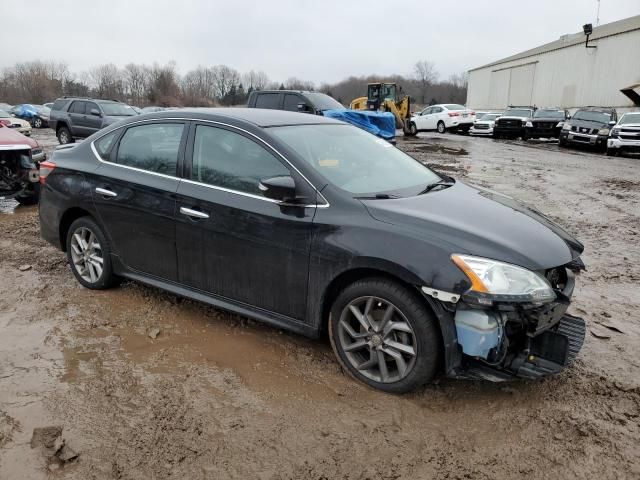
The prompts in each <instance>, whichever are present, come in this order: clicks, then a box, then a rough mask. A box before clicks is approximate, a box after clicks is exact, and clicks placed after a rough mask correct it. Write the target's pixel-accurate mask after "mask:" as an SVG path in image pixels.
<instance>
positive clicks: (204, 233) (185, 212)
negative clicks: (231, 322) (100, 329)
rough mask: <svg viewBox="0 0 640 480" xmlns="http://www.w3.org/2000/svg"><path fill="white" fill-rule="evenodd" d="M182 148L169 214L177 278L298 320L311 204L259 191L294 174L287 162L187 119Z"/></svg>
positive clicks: (228, 131)
mask: <svg viewBox="0 0 640 480" xmlns="http://www.w3.org/2000/svg"><path fill="white" fill-rule="evenodd" d="M187 152H188V153H187V161H186V165H187V166H188V168H186V171H185V177H186V178H185V179H184V180H183V181H182V183H181V184H180V186H179V187H178V198H177V213H176V244H177V251H178V270H179V279H180V283H183V284H186V285H189V286H191V287H195V288H198V289H200V290H203V291H206V292H208V293H210V294H214V295H218V296H221V297H224V298H226V299H230V300H233V301H236V302H240V303H243V304H249V305H253V306H256V307H259V308H261V309H264V310H268V311H270V312H275V313H278V314H281V315H285V316H287V317H291V318H295V319H303V318H304V315H305V309H306V298H307V277H308V268H309V249H310V244H311V226H312V223H311V222H312V219H313V215H314V213H315V208H316V207H315V205H314V206H311V207H286V206H283V205H280V204H278V203H277V202H275V201H273V200H270V199H267V198H265V197H264V196H263V195H262V194H261V191H260V189H259V188H258V184H259V180H260V179H261V178H266V177H272V176H280V175H290V174H292V173H294V172H291V171H290V166H288V165H287V164H286V162H285V161H283V160H282V159H281V158H280V157H279V156H278V155H277V154H276V153H275V152H274V151H273V150H272V149H270V148H269V147H267V146H266V145H265V144H263V143H262V142H260V141H259V140H257V139H256V138H254V137H252V136H251V135H250V134H247V133H246V132H243V131H241V130H238V129H234V128H232V127H224V126H212V125H207V124H194V126H193V127H192V133H191V134H190V139H189V147H188V148H187ZM189 158H192V162H191V163H190V162H189ZM294 178H295V175H294Z"/></svg>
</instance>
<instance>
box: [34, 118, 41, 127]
mask: <svg viewBox="0 0 640 480" xmlns="http://www.w3.org/2000/svg"><path fill="white" fill-rule="evenodd" d="M33 126H34V127H35V128H42V119H41V118H37V117H36V118H35V119H34V120H33Z"/></svg>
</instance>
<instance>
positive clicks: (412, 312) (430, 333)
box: [329, 278, 442, 393]
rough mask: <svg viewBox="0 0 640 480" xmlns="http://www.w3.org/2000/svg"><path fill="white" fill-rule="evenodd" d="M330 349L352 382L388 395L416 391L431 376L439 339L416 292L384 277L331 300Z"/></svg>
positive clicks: (361, 282) (358, 284)
mask: <svg viewBox="0 0 640 480" xmlns="http://www.w3.org/2000/svg"><path fill="white" fill-rule="evenodd" d="M329 338H330V340H331V346H332V347H333V351H334V353H335V354H336V357H337V358H338V361H339V362H340V364H341V365H342V367H343V368H344V369H345V370H346V371H347V372H348V373H349V375H351V376H352V377H354V378H355V379H356V380H359V381H361V382H363V383H365V384H367V385H369V386H371V387H373V388H376V389H379V390H383V391H386V392H390V393H406V392H410V391H413V390H416V389H417V388H420V387H421V386H423V385H424V384H426V383H427V382H429V381H430V380H431V379H432V378H433V377H434V376H435V374H436V372H437V370H438V366H439V360H440V350H441V343H442V342H441V336H440V331H439V329H438V327H437V324H436V320H435V318H434V316H433V314H432V313H431V312H430V311H429V310H428V309H427V307H426V305H425V304H424V302H423V301H422V300H421V299H420V297H419V296H418V294H417V293H416V292H413V291H411V290H409V289H407V288H405V287H403V286H402V285H400V284H398V283H396V282H393V281H391V280H388V279H385V278H367V279H363V280H359V281H357V282H355V283H353V284H351V285H349V286H348V287H347V288H345V289H344V290H343V291H342V292H341V293H340V295H338V298H336V300H335V302H334V304H333V306H332V308H331V318H330V319H329Z"/></svg>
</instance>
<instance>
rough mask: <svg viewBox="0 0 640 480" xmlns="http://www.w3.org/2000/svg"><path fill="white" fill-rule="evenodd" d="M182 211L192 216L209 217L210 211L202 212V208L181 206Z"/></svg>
mask: <svg viewBox="0 0 640 480" xmlns="http://www.w3.org/2000/svg"><path fill="white" fill-rule="evenodd" d="M180 213H181V214H183V215H186V216H187V217H191V218H209V214H208V213H204V212H201V211H200V210H193V209H191V208H187V207H180Z"/></svg>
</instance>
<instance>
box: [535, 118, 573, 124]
mask: <svg viewBox="0 0 640 480" xmlns="http://www.w3.org/2000/svg"><path fill="white" fill-rule="evenodd" d="M529 120H530V121H531V122H557V123H562V122H565V121H566V120H565V119H564V118H553V117H533V118H530V119H529Z"/></svg>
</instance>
